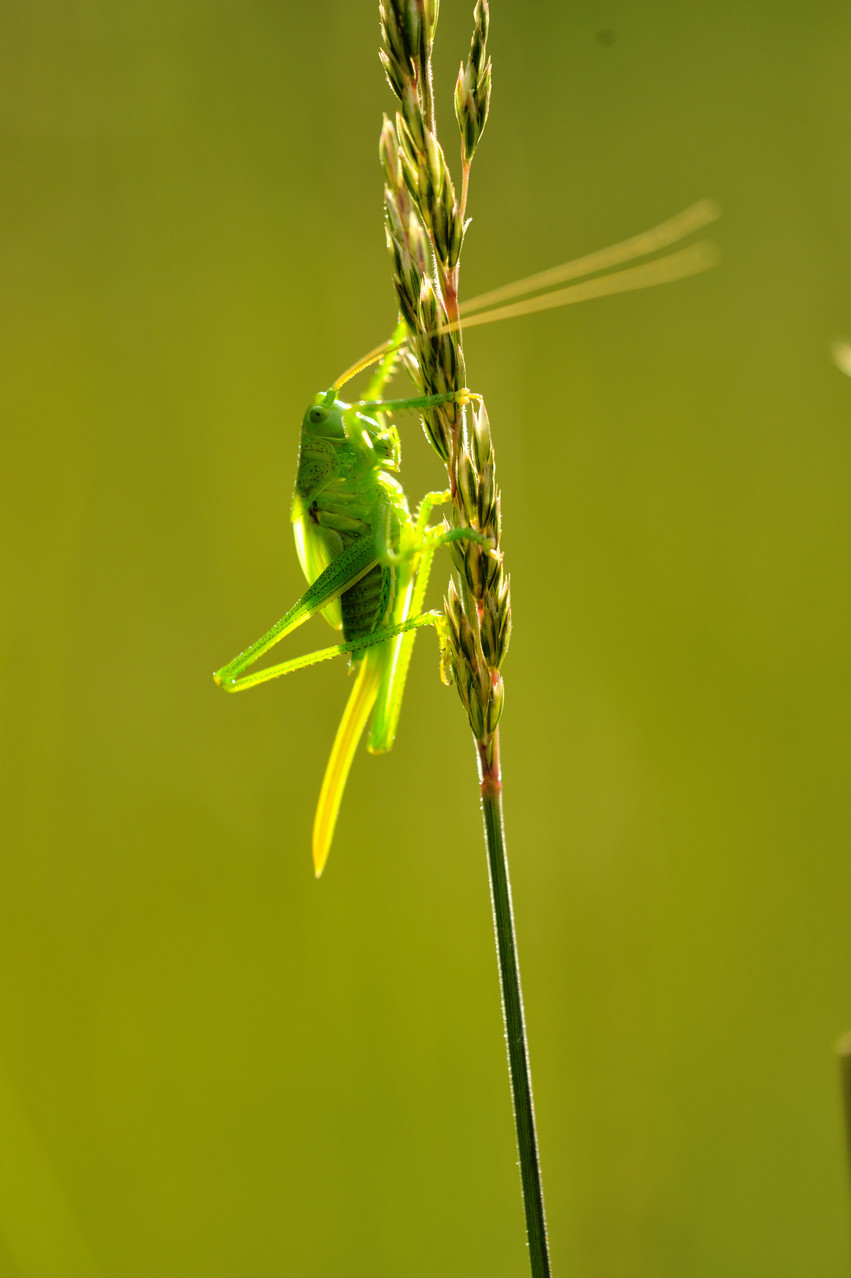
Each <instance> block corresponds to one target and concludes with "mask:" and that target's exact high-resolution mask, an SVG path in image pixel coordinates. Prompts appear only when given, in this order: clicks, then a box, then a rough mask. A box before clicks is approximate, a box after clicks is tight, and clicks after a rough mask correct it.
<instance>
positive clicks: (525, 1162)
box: [476, 729, 551, 1278]
mask: <svg viewBox="0 0 851 1278" xmlns="http://www.w3.org/2000/svg"><path fill="white" fill-rule="evenodd" d="M476 748H477V751H478V757H479V783H480V788H481V795H482V816H483V818H484V825H485V844H486V847H487V854H488V873H489V876H490V888H491V905H492V908H493V925H494V933H495V937H496V951H497V958H498V961H499V980H500V987H501V991H502V1014H503V1022H504V1025H505V1041H506V1046H507V1048H508V1070H509V1074H510V1076H511V1097H512V1102H513V1105H514V1125H515V1128H516V1131H517V1149H518V1153H519V1156H520V1181H521V1185H522V1189H523V1206H524V1209H525V1212H526V1235H527V1238H528V1242H529V1259H530V1262H531V1266H532V1274H533V1278H549V1275H550V1272H551V1271H550V1254H549V1244H548V1241H547V1225H546V1219H545V1216H544V1191H543V1186H542V1184H541V1164H540V1159H539V1156H538V1138H537V1133H536V1130H535V1104H534V1100H533V1097H532V1075H531V1072H530V1069H529V1048H528V1045H527V1042H526V1023H525V1016H524V1012H523V992H522V990H521V987H520V965H519V962H518V958H517V939H516V937H515V934H514V907H513V904H512V900H511V880H510V878H509V873H508V858H507V855H506V850H505V828H504V824H503V816H502V778H501V775H500V766H499V729H497V731H496V732H495V733H494V735H493V737H492V738H491V741H490V745H489V746H488V747H485V746H483V745H482V744H481V743H479V742H477V743H476Z"/></svg>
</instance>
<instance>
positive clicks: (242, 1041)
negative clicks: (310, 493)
mask: <svg viewBox="0 0 851 1278" xmlns="http://www.w3.org/2000/svg"><path fill="white" fill-rule="evenodd" d="M471 7H472V6H471V3H469V4H468V0H463V2H462V0H444V3H443V6H442V13H441V20H440V29H439V31H438V50H437V53H438V57H437V62H438V66H437V72H438V77H437V87H438V94H439V103H440V104H441V106H442V108H443V109H442V126H443V137H444V142H445V144H446V145H447V149H448V150H451V151H452V152H453V153H454V148H455V143H454V140H453V132H454V122H453V120H452V115H451V108H450V104H451V87H452V82H453V77H454V71H455V69H456V67H457V63H458V60H459V59H460V57H461V56H463V55H464V54H465V53H466V49H467V45H468V41H469V30H470V12H469V10H470V8H471ZM375 8H376V6H375V5H374V4H373V3H372V0H370V2H369V3H352V0H314V2H313V3H311V4H309V5H308V4H300V3H295V0H279V2H278V3H273V2H272V0H239V2H237V0H213V2H209V3H204V4H199V3H191V0H177V2H175V0H170V2H169V3H164V2H163V0H146V2H145V3H143V2H142V0H120V2H119V0H53V2H50V0H12V2H11V3H6V4H5V5H4V6H3V8H2V15H0V19H1V20H2V51H1V52H0V63H2V65H0V71H2V77H0V80H1V81H2V88H0V94H1V95H2V171H3V175H4V176H3V191H2V210H3V211H2V220H3V233H2V243H3V254H2V265H0V313H2V341H0V359H2V364H3V378H2V382H3V390H2V396H3V420H4V429H3V437H4V446H3V465H2V472H3V487H4V490H5V495H4V498H3V506H2V519H3V525H4V528H3V535H4V547H5V552H4V557H3V558H4V564H3V569H4V578H5V584H4V587H3V593H4V605H3V614H4V617H3V625H2V641H3V671H4V676H3V680H2V701H3V712H2V722H3V734H4V738H3V764H2V785H3V828H4V836H3V847H2V854H0V1274H2V1275H4V1276H5V1275H10V1276H11V1275H14V1276H15V1278H17V1276H19V1275H21V1276H25V1278H30V1276H33V1278H35V1276H38V1278H54V1276H56V1278H59V1276H67V1278H77V1276H80V1278H82V1276H85V1278H92V1276H94V1275H102V1276H104V1278H135V1276H136V1275H138V1276H139V1278H150V1275H153V1274H157V1275H160V1274H161V1275H168V1276H171V1275H174V1276H175V1278H182V1276H184V1275H186V1276H188V1275H199V1278H200V1276H203V1278H216V1276H219V1275H221V1276H222V1278H232V1276H233V1275H247V1276H249V1278H255V1276H257V1278H263V1276H265V1275H298V1276H299V1278H302V1276H303V1278H314V1276H316V1278H320V1276H321V1278H326V1276H327V1275H364V1276H365V1278H366V1276H367V1275H368V1276H369V1278H383V1276H385V1275H387V1276H388V1278H389V1276H391V1275H392V1276H393V1278H396V1275H405V1276H406V1278H417V1276H423V1278H425V1276H428V1278H433V1276H434V1275H438V1274H440V1275H443V1274H446V1275H456V1274H457V1275H462V1274H463V1275H477V1276H478V1275H483V1276H484V1275H487V1276H488V1278H513V1276H514V1275H523V1274H524V1273H525V1272H526V1260H525V1256H524V1240H523V1229H522V1216H521V1208H520V1201H519V1192H518V1178H517V1172H516V1168H515V1166H514V1159H515V1154H514V1148H513V1132H512V1123H511V1113H510V1105H509V1095H508V1087H507V1081H506V1075H505V1063H504V1051H503V1043H502V1030H501V1023H500V1016H499V1006H498V996H497V983H496V973H495V963H494V958H493V951H492V938H491V924H490V912H489V902H488V891H487V879H486V871H485V861H484V854H483V850H482V846H481V837H480V827H479V814H478V811H477V802H476V799H477V795H476V787H475V781H474V758H473V751H472V747H471V744H470V741H469V738H468V734H467V731H466V728H465V723H464V720H463V715H462V712H461V709H460V706H459V704H458V701H457V697H456V696H455V694H454V692H451V691H446V690H445V689H443V688H442V687H441V686H440V684H439V683H438V680H437V672H436V666H437V662H436V654H435V649H434V643H433V640H432V637H431V636H430V635H427V636H425V637H424V638H422V639H421V640H420V642H419V644H418V647H417V653H416V655H415V661H414V669H413V674H412V678H411V685H410V689H409V693H408V696H407V700H406V707H405V710H404V712H403V722H402V726H401V731H400V735H399V739H398V742H397V747H396V749H395V751H394V752H393V754H392V755H390V756H388V757H387V758H385V759H371V758H369V757H368V756H367V755H366V754H365V753H364V754H363V756H362V757H359V758H358V759H357V761H356V763H355V767H354V771H353V776H352V779H351V784H350V788H349V792H348V794H347V796H346V801H345V805H344V809H343V813H342V817H341V823H340V827H339V831H338V837H337V839H336V842H335V846H334V849H333V852H332V857H331V860H330V862H329V866H328V870H327V871H326V875H325V877H324V878H323V880H322V881H321V883H319V884H317V883H316V882H315V881H314V879H313V875H312V870H311V863H310V853H309V834H310V826H311V822H312V816H313V805H314V801H315V796H316V793H317V791H318V786H319V782H320V778H321V774H322V769H323V767H324V763H325V759H326V757H327V752H328V748H329V744H330V741H331V738H332V736H333V732H334V728H335V724H336V721H337V719H338V717H339V713H340V710H341V707H342V704H343V701H344V698H345V695H346V691H347V688H346V671H345V669H344V668H343V667H342V664H340V665H339V667H337V666H334V665H328V666H324V667H321V668H317V669H315V670H313V671H311V672H309V673H306V674H303V675H300V676H299V677H297V678H293V679H290V680H287V681H284V682H283V683H281V684H276V685H272V686H270V687H267V688H265V689H263V690H261V691H258V692H256V693H252V694H251V695H248V696H245V697H237V698H225V697H222V696H221V695H219V694H217V693H216V692H215V690H214V688H213V685H212V683H211V680H210V677H209V672H210V671H211V670H212V669H213V668H214V667H215V666H218V665H220V664H221V663H222V662H223V661H224V660H226V659H227V658H229V657H230V656H231V655H233V653H234V652H236V651H237V650H239V648H241V647H242V646H244V645H245V644H246V643H247V642H248V641H250V640H251V639H253V638H254V637H255V636H256V635H257V634H259V633H260V632H261V631H262V630H263V629H265V627H266V626H267V625H268V624H269V623H270V622H271V621H272V620H273V619H275V618H276V617H277V616H278V615H279V614H280V613H281V612H282V611H283V610H284V608H285V607H286V606H287V605H288V604H289V603H290V602H291V601H292V600H293V599H294V598H295V597H296V595H297V594H298V593H299V592H300V591H301V589H302V581H301V577H300V573H299V569H298V565H297V561H296V557H295V553H294V550H293V546H292V542H291V532H290V525H289V497H290V492H291V485H292V479H293V473H294V466H295V456H296V448H297V432H298V423H299V421H300V417H301V414H302V413H303V411H304V407H305V405H306V403H307V402H308V400H309V399H310V397H311V396H312V394H313V393H314V392H315V391H316V390H317V389H319V388H321V387H324V386H326V385H327V384H328V382H329V381H330V380H331V378H332V377H334V376H335V375H336V374H337V373H338V372H339V371H340V369H341V368H343V367H345V366H346V365H347V364H348V363H349V362H351V360H352V359H354V358H355V357H356V356H357V355H359V354H360V353H361V352H362V351H364V350H365V349H367V348H368V347H370V346H371V345H373V344H374V343H375V342H376V341H378V340H380V339H381V338H382V337H383V336H384V335H386V333H387V332H388V330H389V327H390V325H391V324H392V321H393V300H392V293H391V288H390V283H389V267H388V261H387V257H386V251H385V248H384V243H383V231H382V222H381V174H380V169H379V166H378V163H377V158H376V154H377V147H376V144H377V135H378V128H379V125H380V120H381V112H382V111H383V110H386V109H389V108H390V106H391V99H390V95H389V91H388V90H387V89H386V86H385V85H384V83H383V79H382V75H381V72H380V68H379V65H378V62H377V57H376V50H377V21H376V12H375ZM491 44H492V53H493V57H494V60H495V92H494V102H493V110H492V116H491V122H490V124H489V126H488V130H487V133H486V135H485V139H484V142H483V144H482V147H481V150H480V153H479V156H478V157H477V162H476V165H475V167H474V180H473V190H472V196H471V206H470V209H471V212H472V214H473V218H474V221H473V225H472V228H471V231H470V234H469V238H468V243H467V247H466V249H465V273H464V277H463V279H464V287H465V291H466V293H467V295H472V294H473V293H476V292H479V291H482V290H484V289H485V288H488V287H491V286H493V285H495V284H498V283H502V282H505V281H506V280H511V279H514V278H516V277H518V276H521V275H524V274H526V273H528V272H531V271H533V270H539V269H541V268H543V267H545V266H549V265H552V264H553V263H555V262H559V261H563V260H564V259H566V258H568V257H571V256H575V255H578V254H580V253H584V252H586V251H588V250H590V249H592V248H596V247H599V246H601V245H604V244H607V243H609V242H611V241H613V240H616V239H619V238H622V237H624V236H626V235H629V234H632V233H634V232H636V231H638V230H642V229H644V228H645V227H647V226H650V225H652V224H654V223H655V222H658V221H660V220H662V219H663V218H665V217H667V216H669V215H670V214H671V213H673V212H675V211H677V210H678V209H680V208H682V207H684V206H685V205H687V204H689V203H691V202H692V201H694V200H695V199H697V198H699V197H701V196H706V195H708V196H713V197H715V198H716V199H717V200H719V202H720V203H721V205H722V206H723V210H724V217H723V221H722V222H721V223H719V225H718V229H717V232H715V238H716V239H717V241H718V243H719V244H720V246H721V248H722V251H723V262H722V264H721V266H720V267H719V268H718V269H717V270H715V271H713V272H711V273H710V274H708V275H706V276H703V277H701V278H698V279H693V280H690V281H687V282H685V283H679V284H676V285H671V286H669V287H666V288H664V289H657V290H655V291H651V292H646V293H640V294H634V295H630V296H625V297H621V298H615V299H610V300H606V301H602V302H597V303H593V304H590V305H588V306H587V307H581V308H575V309H572V310H568V311H563V312H558V313H555V314H551V315H543V316H536V317H529V318H527V319H524V320H521V321H518V322H516V323H514V324H512V325H505V326H501V327H496V328H492V329H483V330H478V331H476V332H471V333H470V335H469V338H468V341H467V359H468V369H469V379H470V383H471V385H473V386H475V387H476V388H477V389H479V390H481V391H483V392H484V394H485V395H486V398H487V403H488V407H489V411H490V416H491V421H492V425H493V429H494V433H495V439H496V445H497V458H498V463H499V467H500V474H501V480H502V485H503V490H504V525H505V546H506V551H507V556H508V561H509V566H510V570H511V573H512V585H513V599H514V619H515V630H514V638H513V642H512V648H511V654H510V657H509V661H508V664H507V667H506V671H505V674H506V683H507V697H506V711H505V717H504V720H503V723H504V767H505V775H506V803H507V820H508V834H509V845H510V853H511V857H512V865H513V877H514V891H515V903H516V907H517V910H518V930H519V940H520V946H521V956H522V960H523V965H524V984H525V995H526V1006H527V1013H528V1018H529V1025H530V1038H531V1050H532V1060H533V1065H534V1071H535V1085H536V1099H537V1110H538V1119H539V1125H540V1136H541V1145H542V1155H543V1165H544V1173H545V1185H546V1193H547V1202H548V1214H549V1221H550V1230H551V1243H552V1251H553V1257H554V1262H555V1271H556V1273H557V1274H575V1275H582V1276H583V1278H588V1276H592V1275H593V1276H595V1278H645V1276H646V1278H650V1276H652V1278H720V1276H721V1275H723V1278H739V1276H741V1278H754V1275H759V1276H761V1275H766V1276H768V1275H770V1276H771V1278H786V1276H787V1275H788V1276H789V1278H792V1276H795V1278H811V1276H812V1275H834V1274H844V1273H847V1272H848V1265H849V1221H848V1210H847V1209H848V1201H847V1199H848V1194H847V1181H846V1169H845V1165H844V1156H843V1148H842V1138H841V1119H840V1110H839V1101H838V1094H837V1086H836V1069H835V1062H834V1059H833V1055H832V1053H833V1043H834V1041H835V1039H836V1037H837V1035H838V1034H839V1032H840V1031H841V1030H843V1029H845V1028H848V1027H849V1026H851V979H849V971H851V928H849V920H848V916H849V903H851V869H849V856H848V836H847V830H848V817H849V806H851V805H849V785H848V777H847V751H848V714H849V700H851V697H849V693H851V685H849V674H848V639H849V623H850V622H851V610H849V596H848V552H849V532H851V519H849V504H848V480H849V460H851V381H849V379H848V378H847V377H845V376H843V374H842V373H841V372H839V371H838V369H837V368H836V366H835V365H834V364H833V363H832V362H831V357H830V348H831V343H832V341H833V340H834V339H836V338H837V337H842V336H843V335H851V75H849V67H851V13H849V10H848V7H847V5H845V4H840V3H838V0H837V2H829V0H815V3H813V4H810V5H803V4H801V3H800V2H799V0H796V2H795V3H791V2H790V0H785V2H781V3H777V2H775V3H771V4H769V3H768V2H767V0H756V2H755V3H751V4H741V3H731V2H729V0H722V3H719V4H715V5H710V4H708V3H703V4H699V5H698V4H686V5H682V4H674V3H673V2H672V0H658V2H657V3H649V2H648V0H641V2H640V3H627V2H626V0H613V2H612V3H606V4H604V3H601V2H599V0H583V2H581V3H575V4H565V3H564V2H563V0H538V3H536V4H535V5H534V6H533V5H531V4H530V3H529V2H528V0H492V42H491ZM404 431H405V436H404V437H405V468H404V478H405V482H406V487H407V489H408V491H409V493H410V494H411V495H412V496H413V497H415V496H417V495H419V494H420V493H422V492H423V491H425V489H426V488H428V487H433V486H435V485H436V484H438V483H439V482H440V476H439V471H438V468H437V463H436V461H435V460H434V459H433V457H432V456H431V455H430V454H429V452H428V450H427V447H426V445H425V443H424V441H423V439H422V436H421V433H420V432H419V430H418V428H417V427H416V426H415V424H414V423H413V422H411V423H406V424H405V427H404ZM444 569H445V565H443V567H442V568H441V569H439V570H438V571H437V572H436V574H435V576H436V579H437V580H436V582H435V587H436V589H435V599H437V598H439V589H440V586H441V584H442V582H441V581H440V578H441V576H442V575H443V572H444ZM302 633H306V632H302ZM328 633H329V632H327V630H326V629H325V628H324V627H323V626H322V625H321V624H320V623H318V622H317V623H316V628H315V629H312V633H311V634H310V636H306V637H305V643H306V644H310V645H312V646H318V645H321V644H324V643H326V642H327V641H328V637H327V636H328ZM295 650H297V645H296V644H295V643H294V645H293V648H292V649H291V651H295Z"/></svg>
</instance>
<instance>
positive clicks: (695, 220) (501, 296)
mask: <svg viewBox="0 0 851 1278" xmlns="http://www.w3.org/2000/svg"><path fill="white" fill-rule="evenodd" d="M719 216H720V210H719V208H718V206H717V204H715V203H714V201H712V200H700V201H699V203H697V204H693V205H691V206H690V207H689V208H687V209H684V210H683V212H682V213H678V214H677V215H676V216H675V217H672V218H669V219H668V221H667V222H661V223H660V224H659V225H658V226H654V227H652V228H651V229H650V230H649V231H643V232H642V233H641V234H640V235H633V236H632V237H631V238H630V239H627V240H622V241H621V242H620V243H619V244H612V245H610V246H609V247H608V248H604V249H599V250H598V251H597V252H595V253H588V254H586V255H585V256H584V257H578V258H575V259H574V260H572V261H570V262H563V263H562V265H561V266H554V267H551V268H550V269H549V270H547V271H540V272H539V273H538V274H537V275H528V276H526V277H525V278H524V279H522V280H515V282H514V283H513V284H504V285H502V287H500V288H495V289H491V290H490V291H489V292H487V293H481V294H479V296H478V297H474V298H471V300H470V301H469V302H466V303H462V305H461V308H460V310H461V320H462V323H463V325H464V327H465V328H475V327H476V326H477V325H480V324H495V323H496V322H497V321H499V320H504V319H516V318H517V317H518V316H520V315H529V314H532V313H533V312H535V311H545V310H554V309H556V308H557V307H561V306H571V305H574V304H575V303H577V302H586V301H590V300H591V299H592V298H596V297H611V296H613V295H614V294H616V293H629V292H633V291H634V290H636V289H642V288H652V287H653V286H655V285H656V284H667V283H670V282H671V281H672V280H678V279H686V278H687V277H688V276H690V275H697V274H699V273H700V272H701V271H706V270H708V269H709V268H710V267H711V266H714V265H715V264H716V263H717V261H718V259H719V256H720V255H719V252H718V249H717V248H716V247H715V245H713V244H711V243H709V242H708V241H706V240H699V241H698V242H697V243H695V244H692V245H690V246H689V247H688V248H685V249H679V250H678V251H677V252H675V253H669V254H666V255H665V256H664V257H660V258H656V259H655V260H653V261H651V262H644V263H642V264H641V265H639V266H633V267H628V268H627V269H625V270H619V271H609V274H608V275H600V274H598V272H601V271H605V270H608V269H609V268H610V267H612V266H621V265H623V263H625V262H632V261H635V259H636V258H639V257H647V256H648V255H649V254H651V253H655V252H658V251H659V249H662V248H667V247H668V246H669V245H671V244H676V243H677V242H678V241H679V240H682V239H685V237H686V236H688V235H691V234H693V233H694V231H696V230H699V229H701V228H702V227H704V226H706V225H707V224H708V223H709V222H713V221H715V219H716V218H718V217H719ZM583 276H595V278H593V279H586V280H584V281H583V280H582V277H583ZM568 280H573V281H576V282H575V283H572V284H567V285H566V287H564V288H558V287H557V286H558V285H561V284H566V281H568ZM579 281H582V282H579ZM544 290H549V291H544ZM536 293H537V294H538V296H531V295H532V294H536ZM501 303H509V304H507V305H504V304H501ZM453 327H454V325H452V324H445V325H443V326H442V327H441V328H437V329H435V330H434V333H429V334H427V335H426V336H429V337H431V336H435V335H436V334H438V333H445V332H448V331H449V330H450V329H451V328H453ZM408 340H409V339H407V338H406V339H405V340H404V341H402V342H394V341H393V340H392V339H391V340H390V341H386V342H382V343H381V345H380V346H375V347H373V349H372V350H371V351H368V352H367V354H366V355H364V356H363V357H362V358H361V359H359V360H358V361H357V363H355V364H353V365H352V366H351V368H347V369H346V371H345V373H343V374H341V376H340V377H338V378H337V380H336V381H335V382H334V387H333V389H334V390H335V391H337V390H339V389H340V388H341V387H342V386H344V385H345V384H346V382H348V381H351V379H352V378H353V377H356V376H357V374H358V373H361V372H363V370H364V369H366V368H369V367H370V365H371V364H376V363H377V362H378V361H379V360H380V359H383V358H384V357H385V356H386V355H390V354H392V353H393V352H395V351H398V350H402V349H403V348H404V347H405V346H407V344H408Z"/></svg>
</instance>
